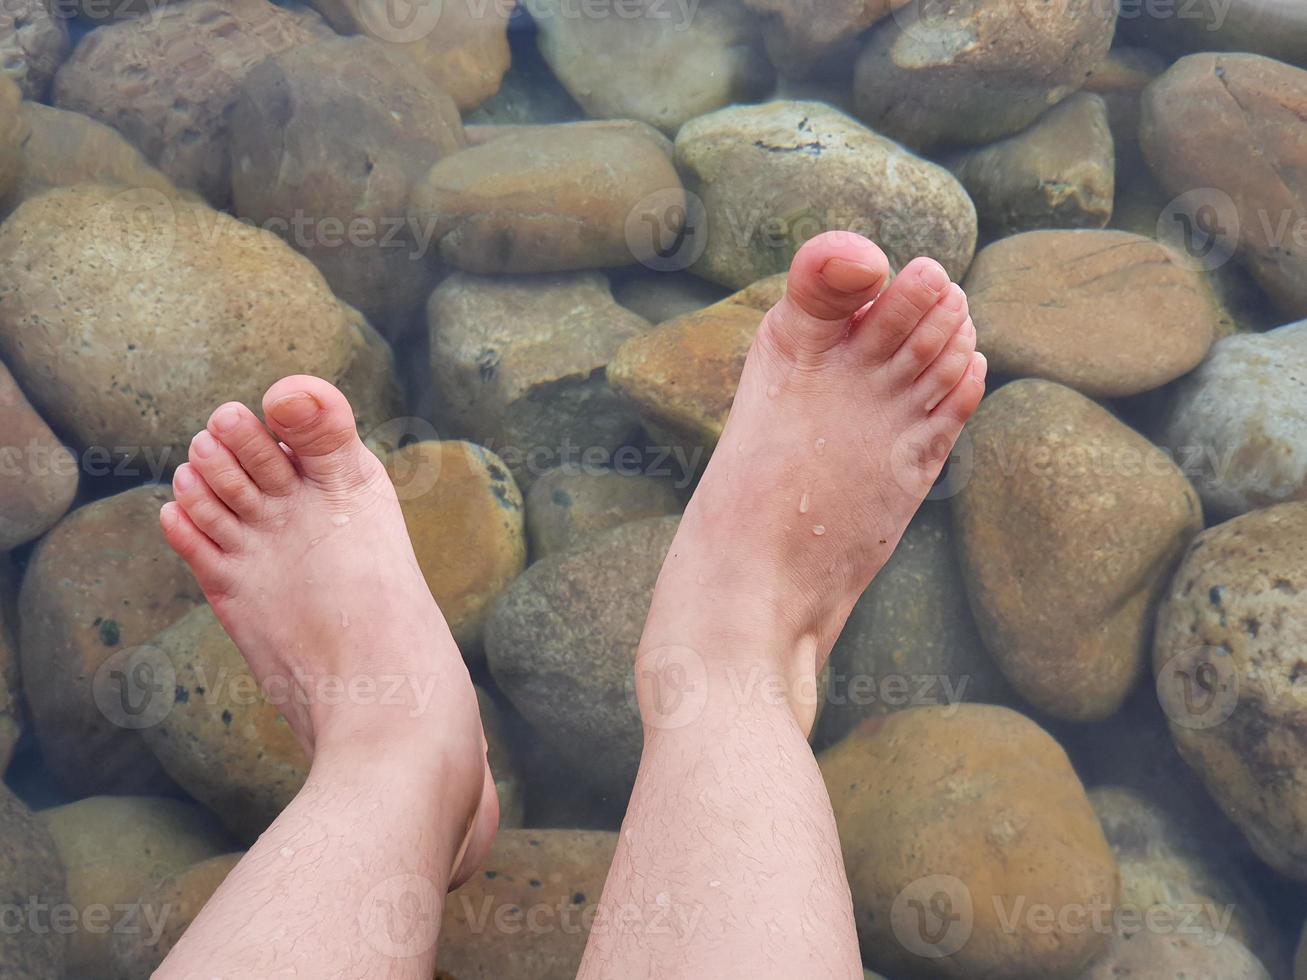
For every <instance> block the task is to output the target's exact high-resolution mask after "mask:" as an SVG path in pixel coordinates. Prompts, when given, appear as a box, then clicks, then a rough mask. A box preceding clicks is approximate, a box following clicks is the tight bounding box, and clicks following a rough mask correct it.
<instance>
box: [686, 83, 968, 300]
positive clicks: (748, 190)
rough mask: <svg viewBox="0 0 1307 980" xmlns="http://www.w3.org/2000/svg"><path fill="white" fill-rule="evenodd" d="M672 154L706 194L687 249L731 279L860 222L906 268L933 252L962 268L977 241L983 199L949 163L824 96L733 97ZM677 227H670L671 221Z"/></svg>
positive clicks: (957, 274) (751, 274)
mask: <svg viewBox="0 0 1307 980" xmlns="http://www.w3.org/2000/svg"><path fill="white" fill-rule="evenodd" d="M676 162H677V165H678V166H679V167H680V168H681V170H682V172H684V173H685V175H686V187H687V189H689V190H690V191H692V192H693V193H694V194H695V195H697V196H698V198H699V199H700V201H701V213H695V212H696V209H695V208H692V209H691V211H690V214H689V217H688V218H687V219H686V220H687V222H688V224H687V226H686V239H685V241H683V242H682V243H681V249H682V251H683V252H684V260H686V261H685V264H686V265H689V261H688V260H689V259H692V258H695V257H696V253H701V254H698V255H697V260H696V261H695V262H694V265H693V267H692V268H693V270H694V272H696V273H697V274H698V275H701V276H703V277H704V278H707V279H711V280H712V281H713V282H717V283H721V284H722V285H724V286H729V287H732V288H734V289H743V288H744V287H746V286H748V285H750V284H752V283H754V282H756V281H757V280H759V279H762V278H764V277H766V276H770V275H775V274H776V273H780V272H785V271H787V270H788V269H789V267H790V263H791V262H792V261H793V259H794V255H795V253H796V252H797V251H798V250H799V248H800V247H801V246H802V245H803V243H804V242H805V241H807V240H808V239H810V238H813V237H815V236H816V235H819V234H821V233H822V232H825V231H852V232H857V233H859V234H862V235H865V236H866V237H868V238H871V239H873V240H874V241H876V242H878V243H879V244H880V246H881V247H882V248H883V249H885V253H886V254H887V255H888V256H889V259H890V262H891V263H892V264H893V265H894V266H895V267H896V268H901V267H902V266H904V265H906V264H907V263H908V262H909V261H910V260H911V259H912V258H914V257H916V256H918V255H931V256H934V257H935V258H936V259H938V260H939V261H940V263H941V264H942V265H943V266H944V267H945V268H946V269H947V270H948V271H949V274H950V275H951V276H953V277H954V278H955V279H959V278H961V277H962V275H963V274H964V273H965V272H966V270H967V266H969V265H970V264H971V258H972V255H973V253H974V251H975V245H976V209H975V206H974V205H973V204H972V203H971V198H969V197H968V196H967V193H966V191H964V190H963V189H962V185H961V184H959V183H958V182H957V180H956V178H954V177H953V175H952V174H950V173H949V172H948V171H947V170H945V169H944V168H942V167H939V166H937V165H935V164H933V163H930V162H928V161H926V160H923V159H921V158H920V157H917V156H915V155H913V154H912V153H909V152H908V151H907V150H904V149H903V148H902V147H901V146H899V145H898V144H896V143H894V142H892V141H891V140H888V139H886V138H885V137H883V136H880V135H878V134H877V133H874V132H872V131H871V130H869V129H867V128H866V127H865V126H863V125H861V124H860V123H858V122H857V121H855V120H853V119H851V118H850V117H848V116H846V115H844V114H843V113H842V112H839V111H838V110H835V109H832V108H830V107H829V106H826V105H823V104H821V103H818V102H768V103H764V104H763V105H757V106H736V107H733V108H730V109H722V110H721V111H719V112H714V113H712V114H711V115H707V116H703V117H701V118H699V119H695V120H693V121H691V122H689V123H687V124H686V125H685V126H683V127H681V131H680V132H679V133H678V134H677V137H676ZM668 230H669V231H673V230H674V229H668Z"/></svg>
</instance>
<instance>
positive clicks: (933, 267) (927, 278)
mask: <svg viewBox="0 0 1307 980" xmlns="http://www.w3.org/2000/svg"><path fill="white" fill-rule="evenodd" d="M921 281H922V282H924V283H925V284H926V285H927V286H928V287H929V288H930V289H931V290H932V291H933V292H936V293H942V292H943V291H944V290H945V289H947V288H948V284H949V277H948V273H947V272H945V271H944V270H943V269H942V268H941V267H940V265H939V263H937V262H927V263H925V264H924V265H923V266H922V267H921Z"/></svg>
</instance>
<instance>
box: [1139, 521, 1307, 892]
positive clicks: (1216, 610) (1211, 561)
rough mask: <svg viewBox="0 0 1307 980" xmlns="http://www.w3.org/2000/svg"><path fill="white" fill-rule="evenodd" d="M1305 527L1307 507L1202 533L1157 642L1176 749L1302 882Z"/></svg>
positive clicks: (1172, 593)
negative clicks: (1303, 545)
mask: <svg viewBox="0 0 1307 980" xmlns="http://www.w3.org/2000/svg"><path fill="white" fill-rule="evenodd" d="M1305 535H1307V503H1288V504H1281V505H1279V506H1277V507H1269V508H1266V509H1264V510H1256V511H1253V512H1252V513H1249V514H1244V515H1242V516H1241V517H1236V518H1234V519H1233V520H1231V521H1227V522H1226V523H1224V524H1219V525H1217V526H1216V527H1213V528H1210V529H1208V530H1207V531H1205V532H1203V534H1201V535H1200V536H1199V537H1198V539H1197V540H1195V541H1194V542H1193V544H1192V545H1191V546H1190V548H1189V551H1188V553H1187V554H1186V555H1185V557H1184V561H1183V562H1182V563H1181V565H1180V567H1179V569H1178V570H1177V571H1176V573H1175V577H1174V579H1173V580H1172V582H1171V587H1170V590H1169V592H1168V593H1167V595H1166V598H1165V600H1164V602H1163V603H1162V607H1161V610H1160V611H1159V613H1158V618H1157V637H1156V640H1155V642H1154V646H1153V669H1154V671H1155V673H1156V676H1157V685H1158V697H1159V700H1161V702H1162V706H1163V708H1164V709H1166V712H1167V717H1168V720H1169V721H1170V725H1171V734H1172V735H1173V736H1174V737H1175V742H1176V745H1177V746H1178V747H1179V749H1180V753H1181V754H1182V755H1183V756H1184V758H1185V760H1186V761H1187V762H1188V763H1189V764H1190V765H1191V766H1193V767H1194V768H1195V769H1196V770H1197V771H1198V773H1199V775H1201V776H1202V777H1203V781H1204V782H1205V783H1206V784H1207V788H1208V790H1209V791H1210V792H1211V794H1212V796H1214V797H1215V798H1216V801H1217V802H1218V803H1219V804H1220V805H1221V808H1222V809H1223V810H1225V812H1226V814H1228V815H1229V817H1230V819H1231V820H1233V821H1234V822H1235V823H1236V824H1238V825H1239V827H1240V829H1241V830H1243V832H1244V834H1245V836H1246V837H1247V838H1248V841H1249V843H1250V844H1252V847H1253V850H1255V851H1256V852H1257V854H1258V856H1259V857H1261V859H1262V860H1263V861H1265V862H1266V863H1267V864H1269V865H1270V866H1271V867H1273V868H1275V869H1276V870H1277V871H1279V872H1280V873H1281V874H1284V875H1288V876H1289V877H1292V878H1296V879H1298V880H1301V881H1307V788H1305V787H1307V776H1305V775H1304V773H1305V769H1304V767H1305V765H1307V764H1305V763H1304V759H1305V758H1307V752H1305V751H1304V750H1305V749H1307V696H1305V693H1307V675H1304V672H1303V670H1302V662H1303V661H1302V650H1303V645H1304V643H1305V642H1307V560H1304V552H1303V548H1302V542H1303V540H1304V536H1305ZM1195 684H1196V685H1198V686H1197V687H1195Z"/></svg>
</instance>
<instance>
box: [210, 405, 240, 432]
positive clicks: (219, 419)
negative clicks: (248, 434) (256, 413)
mask: <svg viewBox="0 0 1307 980" xmlns="http://www.w3.org/2000/svg"><path fill="white" fill-rule="evenodd" d="M240 420H241V413H240V412H238V411H236V409H235V408H233V407H231V406H228V407H226V408H220V409H218V411H217V412H215V413H214V415H213V427H214V428H215V429H217V430H218V431H219V432H230V431H231V430H232V429H234V428H236V426H237V424H238V423H239V422H240Z"/></svg>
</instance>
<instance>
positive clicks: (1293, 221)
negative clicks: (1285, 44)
mask: <svg viewBox="0 0 1307 980" xmlns="http://www.w3.org/2000/svg"><path fill="white" fill-rule="evenodd" d="M1304 113H1307V71H1304V70H1302V69H1300V68H1293V67H1290V66H1289V65H1286V64H1283V63H1281V62H1278V61H1272V60H1271V59H1269V58H1263V57H1260V56H1258V55H1250V54H1196V55H1190V56H1189V57H1187V58H1183V59H1181V60H1180V61H1178V62H1176V63H1175V64H1174V65H1172V66H1171V68H1170V70H1169V71H1167V73H1166V74H1165V75H1163V76H1162V77H1161V78H1159V79H1158V80H1157V81H1156V82H1154V83H1153V84H1152V85H1151V86H1150V87H1149V88H1148V90H1147V91H1146V92H1145V93H1144V101H1143V116H1142V119H1141V122H1140V128H1139V139H1140V143H1141V144H1142V146H1143V150H1144V155H1145V157H1147V159H1148V163H1149V165H1150V166H1151V167H1152V169H1153V172H1154V173H1155V174H1156V175H1157V177H1158V180H1159V181H1161V184H1162V186H1163V187H1164V188H1165V189H1166V191H1167V192H1168V193H1169V194H1171V195H1174V196H1180V195H1187V197H1186V198H1185V199H1184V201H1185V203H1184V204H1183V206H1182V207H1181V211H1182V213H1184V214H1187V215H1188V216H1189V218H1190V219H1191V220H1193V221H1196V222H1199V223H1200V224H1199V225H1198V227H1200V228H1201V227H1206V228H1208V229H1210V233H1215V235H1216V238H1217V240H1218V242H1219V243H1220V244H1221V245H1225V244H1226V243H1227V242H1228V243H1229V244H1231V245H1233V244H1236V243H1237V245H1238V249H1239V251H1238V255H1239V257H1240V259H1241V260H1242V261H1243V262H1244V263H1245V264H1246V265H1247V266H1248V268H1249V270H1250V271H1251V272H1252V274H1253V276H1254V278H1255V279H1256V280H1257V281H1258V282H1259V283H1260V284H1261V286H1262V288H1263V289H1264V290H1266V292H1267V293H1268V294H1269V295H1270V297H1271V298H1272V299H1273V300H1274V301H1275V303H1276V305H1277V306H1278V307H1279V308H1280V310H1281V312H1283V313H1284V314H1286V315H1289V316H1293V317H1301V316H1307V249H1304V248H1303V247H1302V245H1303V242H1302V237H1303V228H1304V227H1305V226H1307V176H1304V174H1307V147H1304V145H1303V144H1302V141H1301V140H1299V139H1298V133H1299V129H1300V127H1301V121H1302V117H1303V114H1304ZM1191 192H1192V193H1191ZM1200 212H1202V213H1200ZM1213 216H1214V217H1213ZM1196 236H1197V232H1195V233H1194V237H1195V239H1196V240H1195V243H1194V244H1195V245H1196V246H1197V245H1204V247H1205V246H1206V245H1208V244H1211V243H1210V241H1203V242H1200V241H1198V240H1197V238H1196ZM1203 237H1204V239H1206V238H1209V237H1210V234H1205V235H1204V236H1203Z"/></svg>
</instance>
